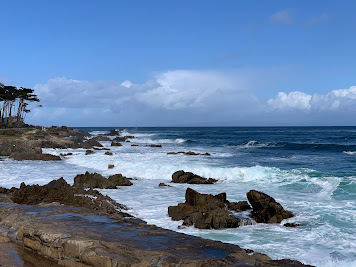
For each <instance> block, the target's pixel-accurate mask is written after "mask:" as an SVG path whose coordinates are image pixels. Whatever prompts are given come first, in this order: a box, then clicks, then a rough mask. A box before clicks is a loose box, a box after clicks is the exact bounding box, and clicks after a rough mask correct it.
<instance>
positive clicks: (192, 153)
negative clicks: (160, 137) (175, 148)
mask: <svg viewBox="0 0 356 267" xmlns="http://www.w3.org/2000/svg"><path fill="white" fill-rule="evenodd" d="M178 154H184V155H187V156H211V155H210V154H209V153H204V154H200V153H196V152H193V151H188V152H184V151H179V152H168V153H167V155H178Z"/></svg>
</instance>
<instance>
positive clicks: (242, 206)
mask: <svg viewBox="0 0 356 267" xmlns="http://www.w3.org/2000/svg"><path fill="white" fill-rule="evenodd" d="M226 202H227V207H228V209H229V210H233V211H236V212H241V211H246V210H250V209H252V208H251V206H250V205H249V204H248V202H247V201H239V202H230V201H228V200H227V201H226Z"/></svg>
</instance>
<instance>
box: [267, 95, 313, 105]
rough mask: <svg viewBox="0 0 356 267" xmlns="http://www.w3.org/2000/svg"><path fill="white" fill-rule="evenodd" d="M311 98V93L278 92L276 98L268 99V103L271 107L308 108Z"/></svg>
mask: <svg viewBox="0 0 356 267" xmlns="http://www.w3.org/2000/svg"><path fill="white" fill-rule="evenodd" d="M311 98H312V96H311V95H309V94H305V93H303V92H298V91H294V92H290V93H289V94H286V93H284V92H279V93H278V95H277V97H276V98H274V99H269V100H268V104H269V105H270V106H271V107H272V108H273V109H299V110H309V109H310V107H311V105H310V100H311Z"/></svg>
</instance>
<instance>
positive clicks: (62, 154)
mask: <svg viewBox="0 0 356 267" xmlns="http://www.w3.org/2000/svg"><path fill="white" fill-rule="evenodd" d="M59 155H61V156H62V157H66V156H71V155H73V153H71V152H69V153H60V154H59Z"/></svg>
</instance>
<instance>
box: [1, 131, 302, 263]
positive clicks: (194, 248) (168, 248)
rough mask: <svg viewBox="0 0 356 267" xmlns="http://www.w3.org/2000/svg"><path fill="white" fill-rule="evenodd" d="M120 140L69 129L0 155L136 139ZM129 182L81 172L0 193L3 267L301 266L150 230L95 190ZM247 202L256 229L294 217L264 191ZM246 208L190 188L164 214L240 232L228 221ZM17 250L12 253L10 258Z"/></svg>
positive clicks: (188, 177)
mask: <svg viewBox="0 0 356 267" xmlns="http://www.w3.org/2000/svg"><path fill="white" fill-rule="evenodd" d="M120 133H121V132H120V131H115V130H112V131H111V132H110V133H109V134H108V135H101V136H97V137H95V138H91V136H90V135H88V134H87V133H85V132H82V131H79V130H73V129H70V128H67V127H51V128H47V129H32V130H28V131H25V132H24V133H22V134H19V135H18V136H15V137H16V138H1V137H0V156H9V157H11V158H13V159H14V160H61V157H65V156H70V155H64V154H63V155H61V157H59V156H54V155H50V154H43V153H42V148H79V147H80V148H84V149H94V150H99V149H101V148H100V147H102V145H101V144H100V143H99V142H98V140H105V141H108V140H112V138H111V139H110V138H109V136H110V137H112V136H117V137H115V138H114V139H113V140H114V141H113V142H115V143H114V144H112V145H113V146H117V145H118V144H120V143H119V142H128V141H129V139H133V138H134V137H133V136H120ZM115 139H116V140H115ZM154 147H160V145H159V144H158V145H155V146H154ZM92 152H93V151H92ZM93 153H94V152H93ZM106 153H108V155H109V153H111V152H106ZM90 154H91V153H89V152H88V154H87V155H90ZM190 154H192V153H190ZM207 154H208V153H207ZM187 155H189V153H188V154H187ZM192 155H193V154H192ZM194 155H198V154H194ZM202 155H203V154H202ZM51 156H53V157H51ZM55 157H56V158H55ZM108 168H110V166H108ZM131 180H132V179H131V178H127V177H124V176H122V175H121V174H116V175H113V176H110V177H108V178H105V177H103V176H101V175H100V174H97V173H93V174H91V173H85V174H80V175H77V176H76V177H75V179H74V185H73V186H70V185H69V184H68V183H67V182H66V181H65V180H64V179H63V178H61V179H58V180H54V181H52V182H50V183H49V184H47V185H44V186H38V185H25V184H21V186H20V188H12V189H5V188H0V266H1V265H3V266H22V265H23V264H25V265H24V266H40V265H36V264H37V263H36V262H38V259H39V258H40V259H42V258H43V259H46V261H49V262H51V263H50V264H47V265H43V266H57V265H59V266H306V265H303V264H302V263H300V262H298V261H293V260H272V259H271V258H269V257H268V256H267V255H264V254H261V253H258V252H253V251H252V250H249V249H242V248H240V247H239V246H237V245H231V244H225V243H222V242H218V241H212V240H206V239H202V238H199V237H194V236H188V235H185V234H181V233H177V232H174V231H170V230H166V229H162V228H159V227H156V226H153V225H148V224H147V223H145V222H144V221H142V220H140V219H137V218H134V217H132V216H131V215H129V214H128V213H127V212H125V210H126V207H125V206H123V205H121V204H119V203H117V202H115V201H114V200H112V199H111V198H109V197H108V196H104V195H102V194H100V193H99V192H98V191H96V190H94V188H107V189H115V188H116V187H117V186H132V185H133V184H132V182H131ZM217 181H218V180H217V179H213V178H209V179H206V178H204V177H200V176H198V175H195V174H193V173H189V172H184V171H177V172H176V173H174V174H173V175H172V183H188V184H212V183H215V182H217ZM133 186H134V185H133ZM203 186H204V185H203ZM88 188H89V189H88ZM247 198H248V200H249V202H250V204H251V206H252V208H253V211H252V213H251V214H252V217H253V219H255V220H256V222H266V223H276V222H280V221H281V220H283V219H285V218H289V217H291V216H293V214H292V213H291V212H289V211H286V210H284V209H283V207H282V206H280V204H279V203H277V202H276V201H275V200H274V199H273V198H271V197H270V196H267V195H265V194H263V193H262V192H258V191H254V190H251V191H250V192H248V194H247ZM249 208H251V207H250V206H249V204H248V203H247V202H246V201H240V202H236V203H235V202H229V201H228V200H227V199H226V194H225V195H224V193H222V194H219V195H216V196H212V195H205V194H200V193H198V192H196V191H194V190H192V189H190V188H188V189H187V193H186V202H185V203H181V204H179V205H178V206H176V207H169V209H168V214H169V215H170V216H171V217H172V219H173V220H183V221H184V223H183V224H184V225H194V226H195V227H197V228H203V229H211V228H215V229H219V228H226V227H238V226H239V225H240V223H241V222H240V220H239V219H237V218H234V217H233V216H231V211H242V210H244V209H245V210H246V209H249ZM10 247H12V248H13V249H8V248H10ZM15 247H16V251H17V253H14V252H13V251H15ZM6 251H12V254H11V253H9V252H6ZM36 259H37V260H36ZM6 261H7V262H6ZM16 261H17V263H16ZM11 262H12V263H11ZM9 263H11V264H9ZM16 264H18V265H16ZM31 264H32V265H31Z"/></svg>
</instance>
